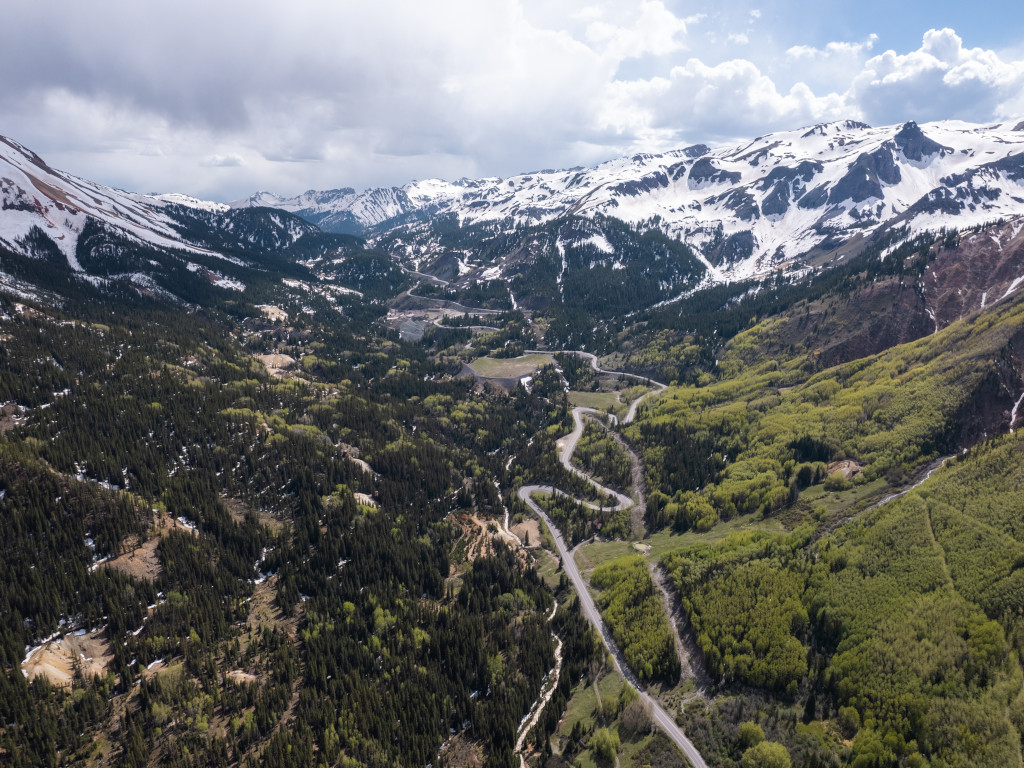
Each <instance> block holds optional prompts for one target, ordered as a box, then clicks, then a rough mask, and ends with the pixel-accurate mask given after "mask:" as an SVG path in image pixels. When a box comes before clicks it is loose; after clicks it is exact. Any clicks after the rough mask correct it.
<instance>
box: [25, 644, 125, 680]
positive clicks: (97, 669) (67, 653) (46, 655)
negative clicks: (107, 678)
mask: <svg viewBox="0 0 1024 768" xmlns="http://www.w3.org/2000/svg"><path fill="white" fill-rule="evenodd" d="M113 660H114V654H113V653H111V650H110V642H109V640H107V636H106V631H105V630H95V631H93V632H88V633H86V632H84V631H82V632H81V634H79V633H77V632H76V633H73V634H69V635H64V636H63V637H59V638H56V639H54V640H51V641H50V642H48V643H45V644H44V645H42V646H40V647H39V648H36V649H35V650H33V651H32V653H30V654H29V656H28V658H27V659H25V661H24V662H22V665H21V671H22V672H23V673H24V674H25V675H26V676H27V677H28V679H29V680H32V679H34V678H36V677H38V676H39V675H42V676H43V677H45V678H46V679H48V680H49V681H50V682H51V683H53V685H55V686H58V687H64V686H69V685H71V681H72V680H73V679H74V677H75V673H76V672H78V671H79V670H80V671H81V673H82V675H83V676H84V677H85V678H86V679H90V678H91V677H92V676H93V675H100V676H101V677H102V676H103V675H105V674H107V669H108V668H109V666H110V663H111V662H112V661H113Z"/></svg>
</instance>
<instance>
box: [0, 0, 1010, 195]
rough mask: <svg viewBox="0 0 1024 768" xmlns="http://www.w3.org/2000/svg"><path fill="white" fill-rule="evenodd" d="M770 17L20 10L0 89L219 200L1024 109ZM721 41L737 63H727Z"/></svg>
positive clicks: (990, 59) (607, 3)
mask: <svg viewBox="0 0 1024 768" xmlns="http://www.w3.org/2000/svg"><path fill="white" fill-rule="evenodd" d="M54 5H56V6H59V12H56V11H55V9H54V7H53V6H54ZM200 17H201V18H202V19H203V23H201V24H198V23H196V19H197V18H200ZM723 18H725V21H723ZM759 18H760V13H759V12H756V11H750V12H745V13H740V14H739V15H738V16H737V17H732V18H726V17H723V16H719V15H717V14H714V15H712V16H711V17H710V18H709V19H705V17H703V16H701V15H695V16H691V17H685V18H684V17H681V16H677V15H676V14H675V13H673V11H672V10H671V7H670V6H669V5H668V4H666V3H665V2H662V1H661V0H647V1H646V2H642V3H640V4H636V3H632V2H628V1H627V0H559V2H557V3H550V2H543V1H542V0H489V2H486V3H480V2H478V1H477V0H443V2H438V3H416V2H411V0H378V2H375V3H363V4H355V3H323V2H317V0H295V2H293V3H292V4H291V5H290V6H289V7H288V9H287V11H284V12H282V9H281V6H280V5H279V4H277V3H275V2H272V0H246V1H243V0H222V2H220V3H213V4H211V3H208V2H205V1H204V0H179V2H177V3H174V4H167V3H160V4H154V3H138V2H134V0H132V1H131V2H130V1H129V0H94V2H91V3H88V4H82V3H79V2H73V1H72V0H63V1H62V2H58V0H54V2H51V3H48V4H40V3H18V4H14V5H12V6H11V7H10V8H7V9H5V17H4V20H5V23H4V25H3V26H2V27H0V68H2V71H4V72H17V73H18V76H17V77H4V78H0V133H3V134H6V135H11V136H13V137H14V138H17V139H19V140H20V141H22V142H23V143H24V144H26V145H27V146H30V147H32V148H33V149H35V150H36V151H38V152H40V153H41V154H42V155H43V156H44V157H45V158H46V159H47V160H49V161H50V162H51V163H52V164H54V165H55V166H57V167H64V168H67V169H68V170H71V171H72V172H74V173H77V174H79V175H83V176H88V177H90V178H94V179H96V180H97V181H101V182H105V183H112V184H115V185H117V186H122V187H125V188H129V189H140V190H145V191H153V190H157V191H161V190H175V191H181V192H187V193H190V194H195V195H197V196H210V197H215V198H220V199H225V198H232V197H241V196H243V195H245V194H248V193H250V192H251V191H252V190H254V189H257V188H270V189H274V190H275V191H279V192H282V193H285V194H292V193H295V192H299V191H302V190H305V189H307V188H310V187H318V188H322V187H338V186H355V187H363V186H371V185H373V186H376V185H385V184H401V183H404V182H406V181H408V180H410V179H412V178H427V177H430V176H440V177H443V178H457V177H459V176H484V175H504V174H510V173H515V172H519V171H529V170H534V169H537V168H543V167H560V166H561V167H566V166H571V165H577V164H581V163H591V162H597V161H600V160H603V159H607V158H609V157H611V156H614V155H615V154H618V153H620V152H629V151H633V150H636V149H657V148H665V147H668V146H672V145H680V144H685V143H691V142H696V141H709V140H715V139H727V138H729V139H731V138H739V137H743V136H748V135H753V134H762V133H765V132H768V131H770V130H776V129H783V128H793V127H798V126H800V125H804V124H807V123H813V122H818V121H821V120H829V119H836V118H845V117H864V118H866V119H868V120H869V121H870V122H873V123H875V124H882V123H890V122H900V121H903V120H905V119H909V118H914V119H918V120H927V119H931V118H940V117H962V118H965V119H971V120H978V121H983V120H990V119H993V117H997V116H1003V115H1008V114H1011V113H1018V114H1019V113H1021V112H1024V95H1022V94H1024V81H1022V70H1024V64H1022V63H1021V62H1014V61H1010V60H1008V59H1007V57H1006V56H1005V55H1004V56H1002V57H1001V56H1000V55H998V54H997V53H995V52H993V51H988V50H983V49H977V48H965V47H964V46H963V44H962V41H961V40H960V38H959V37H957V36H956V35H955V33H953V32H952V31H950V30H938V31H936V30H933V31H930V32H928V33H927V34H926V35H925V36H924V40H923V42H922V44H921V46H920V48H919V49H918V50H915V51H911V52H903V53H896V52H894V51H886V52H885V53H883V54H881V55H877V56H873V55H872V53H873V51H872V47H873V46H874V45H875V43H876V38H875V37H874V36H872V37H869V38H867V39H866V40H862V41H860V42H833V43H829V44H827V45H824V46H823V47H820V48H819V47H814V46H793V47H791V48H790V49H789V51H788V52H786V54H785V55H783V54H782V53H780V52H779V51H777V50H774V49H771V48H770V44H771V40H770V39H769V36H768V35H767V34H762V33H761V32H760V31H759V32H758V33H757V34H756V35H755V34H753V33H752V31H751V29H752V27H751V25H752V24H754V23H755V21H756V20H757V19H759ZM697 23H701V24H702V25H704V24H706V25H707V27H708V29H707V30H706V31H705V30H704V29H703V28H702V29H701V33H702V34H700V35H695V34H693V25H695V24H697ZM728 23H733V26H732V27H731V28H729V27H728ZM764 23H765V22H764V21H763V20H762V21H761V22H758V27H759V29H760V25H761V24H764ZM723 24H725V25H726V26H724V27H723ZM41 39H45V40H47V41H48V47H47V55H46V56H40V55H39V48H38V41H39V40H41ZM727 39H729V40H731V42H732V43H733V44H744V45H746V46H747V47H745V48H744V49H743V55H744V58H733V59H730V60H726V61H723V60H722V58H721V57H722V56H723V55H724V54H723V51H727V50H729V49H728V48H726V47H725V46H724V45H721V43H724V42H725V41H726V40H727ZM715 41H720V42H718V43H716V42H715ZM733 50H735V49H733ZM684 57H685V58H684ZM809 63H811V64H812V65H811V66H808V64H809Z"/></svg>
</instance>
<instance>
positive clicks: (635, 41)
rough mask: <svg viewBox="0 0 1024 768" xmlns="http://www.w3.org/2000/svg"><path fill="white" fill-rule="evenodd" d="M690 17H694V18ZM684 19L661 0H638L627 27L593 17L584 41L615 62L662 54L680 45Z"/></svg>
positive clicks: (675, 49) (684, 31) (676, 49)
mask: <svg viewBox="0 0 1024 768" xmlns="http://www.w3.org/2000/svg"><path fill="white" fill-rule="evenodd" d="M694 20H697V19H696V18H694ZM686 25H687V19H680V18H679V17H677V16H676V15H675V14H673V13H672V12H671V11H669V10H668V9H667V8H666V7H665V5H664V4H663V3H661V2H657V1H656V2H642V3H641V4H640V14H639V16H638V17H637V18H636V20H635V21H634V22H633V24H632V25H630V26H629V27H624V26H618V25H615V24H611V23H608V22H606V21H593V22H591V23H590V25H589V26H588V27H587V42H588V43H590V44H591V46H593V47H594V49H595V50H597V51H600V52H601V54H602V55H604V56H607V57H609V58H611V59H613V60H615V61H617V62H619V61H622V60H624V59H630V58H639V57H640V56H643V55H645V54H651V55H654V56H664V55H667V54H670V53H673V52H675V51H678V50H680V49H681V48H682V47H683V40H682V36H683V35H685V34H686Z"/></svg>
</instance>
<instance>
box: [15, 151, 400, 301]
mask: <svg viewBox="0 0 1024 768" xmlns="http://www.w3.org/2000/svg"><path fill="white" fill-rule="evenodd" d="M360 254H362V244H361V241H359V240H357V239H356V238H352V237H348V236H342V235H337V234H325V233H324V232H322V231H321V230H320V229H319V228H318V227H317V226H315V225H313V224H311V223H309V222H308V221H305V220H303V219H301V218H299V217H298V216H294V215H292V214H290V213H287V212H284V211H280V210H275V209H273V208H267V207H263V208H246V209H233V208H230V207H229V206H228V205H226V204H224V203H215V202H209V201H204V200H197V199H195V198H192V197H188V196H186V195H181V194H166V195H140V194H133V193H129V192H124V191H122V190H118V189H113V188H111V187H106V186H103V185H101V184H96V183H94V182H91V181H87V180H85V179H81V178H78V177H76V176H73V175H71V174H68V173H65V172H63V171H60V170H57V169H54V168H52V167H51V166H50V165H48V164H47V163H46V162H45V161H44V160H43V159H42V158H41V157H39V156H38V155H37V154H36V153H34V152H32V151H31V150H29V149H27V148H26V147H24V146H22V145H21V144H19V143H17V142H16V141H13V140H11V139H8V138H5V137H2V136H0V292H2V291H6V292H15V293H19V294H20V295H23V296H39V295H42V293H45V292H47V290H48V286H47V285H45V283H47V282H52V281H49V280H48V279H47V278H41V279H40V277H39V274H35V275H34V279H38V280H40V282H39V283H37V284H33V283H32V282H30V281H29V280H26V278H25V275H24V273H25V272H26V269H25V265H24V263H21V264H20V266H19V264H18V263H17V262H18V260H19V259H22V260H24V259H25V257H28V261H31V262H36V263H39V262H45V263H46V264H47V265H49V266H50V267H53V268H54V269H57V270H58V271H60V272H62V273H64V274H70V275H71V276H72V278H73V282H75V281H76V282H75V284H79V285H80V284H82V283H83V282H88V283H90V284H91V285H93V286H95V287H98V288H104V287H109V288H111V289H115V290H116V289H119V288H123V287H125V286H128V287H130V288H132V289H133V290H135V291H136V292H142V293H145V294H147V295H153V296H162V297H164V298H171V299H177V300H180V301H184V302H186V303H189V302H200V303H201V302H206V301H210V300H213V301H215V300H216V298H217V296H223V295H225V294H230V293H236V294H237V293H244V292H245V291H246V288H247V286H248V285H251V284H252V283H253V282H254V281H255V282H258V283H260V284H261V286H262V288H261V290H262V291H263V292H264V293H265V292H266V291H267V290H268V287H267V286H268V285H270V286H271V287H273V286H277V287H278V288H280V286H281V285H283V284H282V283H281V281H280V280H279V279H278V277H279V276H280V275H282V274H283V275H285V276H287V277H288V278H289V279H291V280H292V282H295V280H296V279H300V280H308V279H309V278H311V277H312V276H313V273H312V272H310V269H309V267H308V266H306V265H307V264H310V263H313V262H316V263H321V262H324V263H325V264H326V265H327V266H321V267H320V270H319V273H318V274H319V275H320V276H321V277H320V280H321V283H322V285H318V286H317V290H320V289H321V288H322V289H323V290H325V291H328V292H332V291H333V293H330V295H331V296H332V297H333V296H334V295H335V294H337V293H346V292H347V293H348V294H350V295H356V294H361V293H362V292H364V291H370V292H371V293H373V292H375V291H376V292H379V291H385V292H386V291H390V290H391V288H392V286H393V285H395V284H397V283H399V282H401V280H402V276H401V272H400V270H399V268H398V267H397V266H395V265H394V264H393V263H391V262H390V260H389V259H388V258H387V257H386V256H363V255H360ZM382 262H383V263H382ZM19 272H20V273H22V274H21V275H20V276H19ZM28 272H32V270H31V269H29V270H28ZM49 274H50V277H52V276H53V273H49ZM211 286H212V288H213V289H214V290H213V292H212V293H211V292H210V289H211ZM282 290H283V289H282Z"/></svg>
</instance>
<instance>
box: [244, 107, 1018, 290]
mask: <svg viewBox="0 0 1024 768" xmlns="http://www.w3.org/2000/svg"><path fill="white" fill-rule="evenodd" d="M231 205H232V207H236V208H238V207H251V206H270V207H274V208H280V209H282V210H286V211H290V212H292V213H295V214H297V215H299V216H301V217H302V218H304V219H306V220H308V221H310V222H313V223H315V224H317V225H318V226H320V227H321V228H323V229H325V230H330V231H336V232H349V233H356V234H362V235H369V236H371V237H372V236H374V235H380V234H382V233H387V232H389V231H393V230H395V229H396V228H404V229H405V230H406V231H407V232H409V233H411V234H412V235H413V239H416V236H417V233H418V235H419V236H420V237H421V239H422V238H423V236H424V235H426V237H425V239H424V242H423V243H421V244H427V243H428V242H429V228H427V229H425V228H424V227H422V226H419V227H417V226H415V225H417V224H423V223H426V222H429V220H430V219H432V218H436V217H438V216H443V215H445V214H447V215H450V216H453V217H455V218H457V220H458V222H459V223H460V224H462V225H466V224H476V223H491V224H496V225H499V226H503V227H511V226H530V225H538V224H543V223H546V222H550V221H551V220H553V219H557V218H559V217H564V216H567V215H580V216H586V217H594V216H596V215H605V216H613V217H615V218H618V219H622V220H624V221H626V222H630V223H634V224H636V223H642V224H653V225H654V226H657V227H658V228H660V229H661V230H662V231H664V232H665V233H666V234H668V235H670V236H672V237H674V238H678V239H680V240H682V241H684V242H685V243H687V244H689V245H690V246H692V247H693V248H694V249H695V250H696V251H697V252H698V254H699V255H700V256H702V257H704V259H706V260H707V262H708V263H709V265H710V266H711V267H712V270H711V275H712V278H713V279H714V280H716V281H723V280H732V279H740V278H746V277H752V276H757V275H764V274H768V273H770V272H772V271H773V270H774V269H776V268H778V267H779V266H780V265H783V264H786V263H787V262H790V261H791V260H793V259H796V258H798V257H804V259H805V260H809V261H811V262H814V261H815V259H816V258H817V259H818V261H819V262H820V261H827V260H828V259H830V258H834V257H839V256H841V255H843V254H842V250H843V248H844V247H846V246H847V245H849V244H854V245H856V244H859V243H861V242H863V241H864V240H865V238H867V237H868V236H870V235H872V234H874V233H876V232H878V231H879V230H883V229H890V228H893V227H897V226H906V227H908V228H909V230H910V233H911V234H914V233H917V232H920V231H923V230H928V229H939V228H941V227H948V228H964V227H969V226H974V225H977V224H981V223H987V222H991V221H994V220H997V219H1000V218H1008V217H1012V216H1017V215H1020V214H1022V213H1024V122H1017V121H1010V122H1006V123H1000V124H997V125H984V126H983V125H973V124H969V123H962V122H939V123H928V124H925V125H923V126H919V125H917V124H916V123H913V122H908V123H906V124H904V125H898V126H888V127H883V128H872V127H870V126H867V125H864V124H863V123H857V122H852V121H842V122H835V123H827V124H822V125H816V126H814V127H811V128H803V129H800V130H795V131H785V132H781V133H772V134H768V135H766V136H760V137H758V138H756V139H753V140H750V141H745V142H742V143H739V144H734V145H729V146H724V147H719V148H716V149H712V148H709V147H708V146H706V145H703V144H698V145H695V146H691V147H687V148H685V149H680V150H675V151H672V152H666V153H662V154H637V155H632V156H630V157H622V158H618V159H616V160H612V161H609V162H606V163H603V164H601V165H598V166H597V167H595V168H572V169H568V170H561V171H552V170H546V171H539V172H536V173H528V174H521V175H518V176H512V177H510V178H486V179H478V180H468V179H462V180H459V181H456V182H445V181H439V180H427V181H416V182H411V183H409V184H406V185H405V186H403V187H391V188H382V189H370V190H366V191H364V192H359V193H357V192H356V191H355V190H353V189H337V190H329V191H323V192H316V191H309V192H306V193H304V194H302V195H299V196H297V197H291V198H282V197H278V196H276V195H273V194H270V193H268V192H260V193H257V194H255V195H253V196H252V197H250V198H248V199H245V200H239V201H236V202H234V203H232V204H231Z"/></svg>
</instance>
